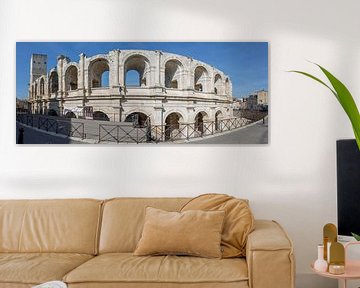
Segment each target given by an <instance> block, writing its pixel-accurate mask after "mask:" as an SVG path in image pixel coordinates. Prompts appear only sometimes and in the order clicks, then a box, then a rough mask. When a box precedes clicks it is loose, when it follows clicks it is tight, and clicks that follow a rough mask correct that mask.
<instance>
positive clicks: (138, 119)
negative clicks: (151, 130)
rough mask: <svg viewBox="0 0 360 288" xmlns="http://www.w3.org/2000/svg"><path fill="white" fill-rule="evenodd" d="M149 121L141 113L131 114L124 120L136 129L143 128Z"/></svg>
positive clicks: (147, 117) (146, 116) (145, 115)
mask: <svg viewBox="0 0 360 288" xmlns="http://www.w3.org/2000/svg"><path fill="white" fill-rule="evenodd" d="M148 121H150V119H149V116H148V115H147V114H145V113H143V112H138V111H137V112H132V113H130V114H128V115H127V116H126V118H125V122H132V123H133V124H134V126H136V127H144V126H146V125H147V124H148Z"/></svg>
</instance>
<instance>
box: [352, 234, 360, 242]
mask: <svg viewBox="0 0 360 288" xmlns="http://www.w3.org/2000/svg"><path fill="white" fill-rule="evenodd" d="M351 235H352V236H353V237H354V238H355V239H356V241H360V235H358V234H355V233H352V232H351Z"/></svg>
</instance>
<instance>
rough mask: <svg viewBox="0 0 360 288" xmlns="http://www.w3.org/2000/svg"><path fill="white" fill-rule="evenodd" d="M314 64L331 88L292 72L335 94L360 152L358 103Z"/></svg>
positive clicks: (322, 82)
mask: <svg viewBox="0 0 360 288" xmlns="http://www.w3.org/2000/svg"><path fill="white" fill-rule="evenodd" d="M314 64H315V65H316V66H318V67H319V68H320V70H321V71H322V72H323V73H324V74H325V76H326V78H327V79H328V80H329V82H330V84H331V86H330V85H328V84H326V83H325V82H324V81H322V80H320V79H319V78H317V77H315V76H313V75H311V74H309V73H307V72H303V71H298V70H292V71H290V72H294V73H299V74H302V75H305V76H307V77H309V78H311V79H313V80H315V81H317V82H319V83H321V84H322V85H324V86H325V87H327V88H328V89H329V90H330V91H331V92H332V93H333V94H334V96H335V97H336V99H337V100H338V101H339V103H340V105H341V106H342V107H343V109H344V111H345V113H346V114H347V116H348V117H349V120H350V122H351V125H352V128H353V131H354V135H355V139H356V143H357V146H358V148H359V151H360V114H359V110H358V108H357V106H356V103H355V101H354V98H353V97H352V95H351V93H350V92H349V90H348V89H347V88H346V86H345V85H344V84H343V83H342V82H341V81H340V80H338V79H337V78H336V77H335V76H334V75H332V74H331V73H330V72H329V71H328V70H326V69H325V68H323V67H322V66H320V65H318V64H316V63H314ZM355 217H356V216H355ZM351 234H352V236H353V237H354V238H355V239H356V240H357V241H360V235H358V234H355V233H351Z"/></svg>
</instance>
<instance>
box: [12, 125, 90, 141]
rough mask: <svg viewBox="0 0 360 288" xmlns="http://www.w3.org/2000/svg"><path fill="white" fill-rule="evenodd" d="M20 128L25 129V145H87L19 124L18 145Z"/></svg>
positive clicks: (17, 126) (17, 129) (17, 132)
mask: <svg viewBox="0 0 360 288" xmlns="http://www.w3.org/2000/svg"><path fill="white" fill-rule="evenodd" d="M19 128H23V129H24V144H85V143H83V142H78V141H73V140H71V139H69V138H67V137H65V136H62V135H52V134H48V133H45V132H44V131H43V130H38V129H36V128H30V127H27V126H25V125H21V124H19V123H16V144H18V137H19Z"/></svg>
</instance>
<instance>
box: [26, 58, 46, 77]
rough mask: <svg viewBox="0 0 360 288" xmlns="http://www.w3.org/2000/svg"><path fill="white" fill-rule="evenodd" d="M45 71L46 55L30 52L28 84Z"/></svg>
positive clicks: (44, 73)
mask: <svg viewBox="0 0 360 288" xmlns="http://www.w3.org/2000/svg"><path fill="white" fill-rule="evenodd" d="M46 73H47V55H44V54H32V55H31V60H30V84H31V83H33V82H34V81H35V80H36V79H37V78H39V77H40V76H42V75H46Z"/></svg>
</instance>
